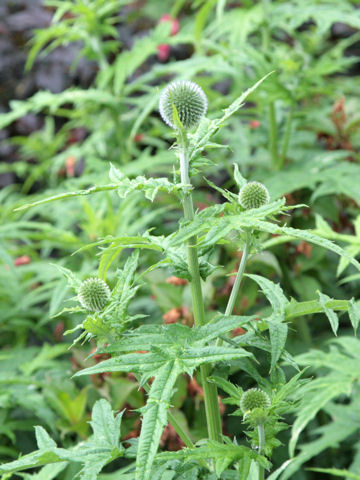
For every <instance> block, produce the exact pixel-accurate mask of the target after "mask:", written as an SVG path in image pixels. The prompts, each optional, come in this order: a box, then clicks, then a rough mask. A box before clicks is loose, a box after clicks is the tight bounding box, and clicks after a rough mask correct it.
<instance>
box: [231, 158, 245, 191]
mask: <svg viewBox="0 0 360 480" xmlns="http://www.w3.org/2000/svg"><path fill="white" fill-rule="evenodd" d="M234 180H235V182H236V183H237V186H238V187H239V190H240V189H241V188H242V187H243V186H244V185H246V184H247V180H246V179H245V178H244V177H243V176H242V175H241V173H240V170H239V166H238V164H237V163H234Z"/></svg>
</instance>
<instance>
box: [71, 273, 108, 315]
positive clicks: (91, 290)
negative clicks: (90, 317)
mask: <svg viewBox="0 0 360 480" xmlns="http://www.w3.org/2000/svg"><path fill="white" fill-rule="evenodd" d="M109 299H110V288H109V287H108V286H107V284H106V283H105V282H104V281H103V280H101V279H100V278H95V277H93V278H88V279H87V280H84V281H83V282H82V283H81V285H80V288H79V291H78V300H79V302H80V303H81V305H82V306H83V307H84V308H85V309H86V310H89V311H90V312H100V311H101V310H102V309H103V308H104V307H105V305H106V304H107V302H108V301H109Z"/></svg>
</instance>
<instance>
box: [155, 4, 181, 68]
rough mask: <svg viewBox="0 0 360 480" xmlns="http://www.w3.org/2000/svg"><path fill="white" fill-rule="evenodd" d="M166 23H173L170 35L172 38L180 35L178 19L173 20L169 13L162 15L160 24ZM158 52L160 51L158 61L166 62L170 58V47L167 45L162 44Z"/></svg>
mask: <svg viewBox="0 0 360 480" xmlns="http://www.w3.org/2000/svg"><path fill="white" fill-rule="evenodd" d="M164 22H170V23H171V30H170V35H171V36H172V37H173V36H174V35H176V34H177V33H178V31H179V20H178V19H177V18H173V17H172V16H171V15H169V14H168V13H165V14H164V15H162V17H161V18H160V20H159V23H164ZM157 50H158V59H159V60H160V62H165V61H166V60H167V59H168V58H169V56H170V45H168V44H166V43H162V44H161V45H158V47H157Z"/></svg>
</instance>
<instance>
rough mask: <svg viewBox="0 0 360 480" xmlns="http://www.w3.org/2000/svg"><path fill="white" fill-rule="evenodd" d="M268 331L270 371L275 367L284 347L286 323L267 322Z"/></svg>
mask: <svg viewBox="0 0 360 480" xmlns="http://www.w3.org/2000/svg"><path fill="white" fill-rule="evenodd" d="M269 333H270V343H271V366H270V372H271V371H272V370H273V369H274V368H275V366H276V363H277V362H278V360H279V358H280V357H281V354H282V352H283V350H284V348H285V344H286V339H287V334H288V326H287V324H286V323H271V322H269Z"/></svg>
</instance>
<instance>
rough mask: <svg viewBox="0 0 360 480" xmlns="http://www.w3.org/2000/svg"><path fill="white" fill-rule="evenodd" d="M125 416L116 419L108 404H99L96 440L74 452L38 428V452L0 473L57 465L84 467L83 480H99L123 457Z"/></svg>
mask: <svg viewBox="0 0 360 480" xmlns="http://www.w3.org/2000/svg"><path fill="white" fill-rule="evenodd" d="M121 416H122V414H118V415H117V416H116V417H115V418H114V416H113V413H112V410H111V406H110V404H109V403H108V402H107V400H104V399H102V400H98V401H97V402H96V403H95V405H94V409H93V421H92V422H91V424H92V427H93V429H94V436H93V437H91V438H90V439H88V440H87V441H86V442H83V443H80V444H79V445H78V446H76V447H75V448H72V449H69V450H66V449H64V448H58V447H57V446H56V443H55V442H54V441H53V440H52V439H51V438H50V437H49V436H48V434H47V433H46V432H45V430H44V429H43V428H42V427H36V438H37V441H38V445H39V450H37V451H36V452H33V453H31V454H29V455H24V456H23V457H21V458H20V459H19V460H15V461H14V462H10V463H7V464H3V465H1V466H0V473H11V472H18V471H22V470H26V469H28V468H34V467H39V466H42V465H46V464H53V463H58V462H63V461H66V462H76V463H81V464H82V465H83V466H82V469H81V471H80V479H81V480H96V479H97V475H98V473H99V472H100V471H101V470H102V468H103V467H104V466H105V465H106V464H107V463H109V462H110V461H112V460H114V459H116V458H118V457H120V456H122V455H123V452H124V448H123V447H122V446H121V444H120V441H119V439H120V424H121Z"/></svg>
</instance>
